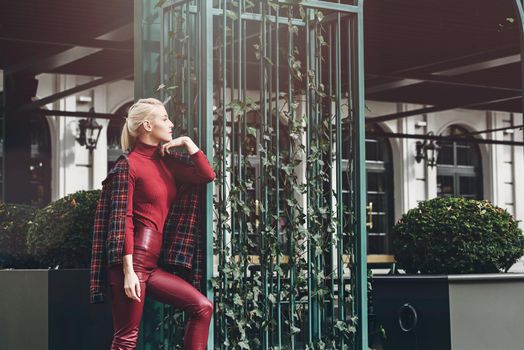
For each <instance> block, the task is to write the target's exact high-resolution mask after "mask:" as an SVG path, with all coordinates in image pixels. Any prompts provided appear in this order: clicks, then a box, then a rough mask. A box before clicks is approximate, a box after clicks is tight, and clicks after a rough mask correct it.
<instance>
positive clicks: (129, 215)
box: [124, 164, 136, 269]
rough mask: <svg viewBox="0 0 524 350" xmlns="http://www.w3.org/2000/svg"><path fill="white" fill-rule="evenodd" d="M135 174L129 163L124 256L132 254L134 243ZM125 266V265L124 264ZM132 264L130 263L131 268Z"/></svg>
mask: <svg viewBox="0 0 524 350" xmlns="http://www.w3.org/2000/svg"><path fill="white" fill-rule="evenodd" d="M135 180H136V175H135V171H134V169H133V167H132V166H131V164H129V181H128V187H127V210H126V234H125V240H124V256H126V255H128V254H133V245H134V231H135V227H134V223H133V195H134V193H135ZM124 267H125V266H124ZM132 268H133V264H131V269H132Z"/></svg>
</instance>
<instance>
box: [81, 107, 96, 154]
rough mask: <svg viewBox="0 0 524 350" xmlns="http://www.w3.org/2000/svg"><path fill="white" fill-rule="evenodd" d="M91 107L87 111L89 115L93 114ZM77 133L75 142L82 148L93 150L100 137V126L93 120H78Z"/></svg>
mask: <svg viewBox="0 0 524 350" xmlns="http://www.w3.org/2000/svg"><path fill="white" fill-rule="evenodd" d="M94 112H95V110H94V108H93V107H91V109H90V110H89V113H94ZM78 129H79V130H78V133H77V137H76V140H77V141H78V143H79V144H80V145H82V146H84V145H85V146H86V148H87V149H88V150H94V149H95V148H96V144H97V143H98V137H99V136H100V130H102V125H100V124H98V123H97V122H96V120H95V118H88V119H80V120H79V121H78Z"/></svg>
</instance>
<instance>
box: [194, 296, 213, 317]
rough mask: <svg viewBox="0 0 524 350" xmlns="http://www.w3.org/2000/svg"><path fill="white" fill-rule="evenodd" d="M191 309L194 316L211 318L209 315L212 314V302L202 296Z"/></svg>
mask: <svg viewBox="0 0 524 350" xmlns="http://www.w3.org/2000/svg"><path fill="white" fill-rule="evenodd" d="M191 311H192V312H191V313H192V314H193V315H194V316H197V317H199V318H211V315H213V303H212V302H211V301H210V300H209V299H208V298H206V297H202V298H200V299H199V301H198V303H197V304H196V305H195V306H194V307H193V308H192V310H191Z"/></svg>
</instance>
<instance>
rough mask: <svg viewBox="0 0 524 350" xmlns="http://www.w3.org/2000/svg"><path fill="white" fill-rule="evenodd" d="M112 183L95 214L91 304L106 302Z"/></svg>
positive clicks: (103, 195)
mask: <svg viewBox="0 0 524 350" xmlns="http://www.w3.org/2000/svg"><path fill="white" fill-rule="evenodd" d="M110 196H111V183H110V182H106V183H105V184H104V185H103V187H102V191H101V192H100V196H99V198H98V204H97V206H96V212H95V223H94V227H93V240H92V246H91V271H90V283H89V294H90V302H91V303H92V304H98V303H103V302H104V295H103V289H104V287H105V286H104V283H103V281H105V276H104V274H105V269H104V268H103V267H104V266H105V265H106V264H107V255H106V249H105V241H106V236H107V223H108V219H109V211H110V210H109V209H110V205H111V198H110Z"/></svg>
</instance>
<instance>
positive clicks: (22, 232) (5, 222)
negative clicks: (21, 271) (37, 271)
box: [0, 202, 38, 268]
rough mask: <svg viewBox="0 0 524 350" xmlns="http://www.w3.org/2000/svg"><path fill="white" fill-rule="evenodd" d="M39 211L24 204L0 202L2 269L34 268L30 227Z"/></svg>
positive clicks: (0, 264)
mask: <svg viewBox="0 0 524 350" xmlns="http://www.w3.org/2000/svg"><path fill="white" fill-rule="evenodd" d="M37 210H38V209H37V208H35V207H32V206H29V205H24V204H10V203H4V202H0V268H32V267H35V266H36V261H34V259H33V258H32V257H31V256H30V255H29V254H28V252H27V245H26V238H27V232H28V229H29V228H28V226H29V225H30V224H31V220H32V219H33V217H34V215H35V213H36V211H37Z"/></svg>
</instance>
